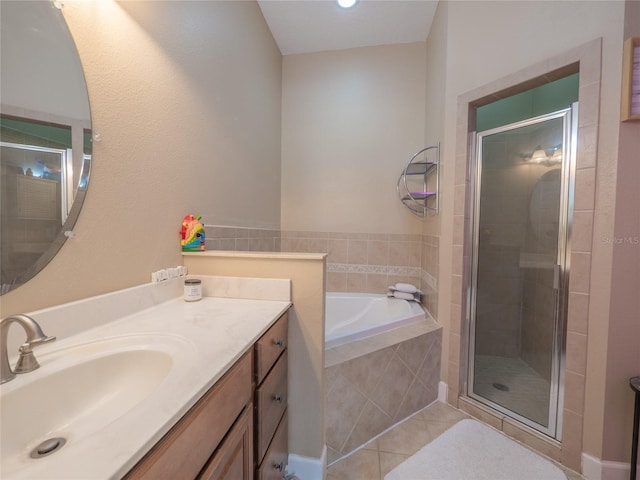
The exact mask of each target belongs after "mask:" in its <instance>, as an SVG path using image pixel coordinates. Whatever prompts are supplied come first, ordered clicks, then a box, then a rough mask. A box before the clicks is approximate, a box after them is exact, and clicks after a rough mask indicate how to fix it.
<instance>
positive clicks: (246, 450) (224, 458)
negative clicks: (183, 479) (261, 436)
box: [198, 405, 253, 480]
mask: <svg viewBox="0 0 640 480" xmlns="http://www.w3.org/2000/svg"><path fill="white" fill-rule="evenodd" d="M252 415H253V408H252V405H249V408H247V409H245V411H244V413H243V414H242V415H241V416H240V418H238V421H237V422H236V424H235V425H234V426H233V429H232V430H231V431H230V432H229V435H228V436H227V437H226V438H225V439H224V442H223V443H222V445H220V447H219V448H218V450H217V451H216V453H215V454H214V455H213V457H212V458H211V461H210V462H209V464H208V465H207V466H206V468H205V469H204V471H203V472H202V473H201V474H200V475H199V476H198V480H253V448H252V446H253V428H252V425H253V419H252Z"/></svg>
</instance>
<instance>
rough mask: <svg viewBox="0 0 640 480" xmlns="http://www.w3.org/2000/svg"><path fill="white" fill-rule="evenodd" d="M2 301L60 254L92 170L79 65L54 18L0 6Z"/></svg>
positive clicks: (46, 10)
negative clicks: (4, 296) (6, 294)
mask: <svg viewBox="0 0 640 480" xmlns="http://www.w3.org/2000/svg"><path fill="white" fill-rule="evenodd" d="M0 20H1V22H2V25H1V30H0V31H1V35H2V38H1V39H0V48H1V51H0V60H1V62H2V64H1V68H0V74H1V79H0V88H1V91H0V99H1V101H2V103H1V105H0V169H1V171H0V271H1V278H0V294H4V293H7V292H8V291H10V290H12V289H14V288H16V287H18V286H20V285H22V284H23V283H25V282H26V281H27V280H29V279H30V278H31V277H33V276H34V275H35V274H36V273H38V272H39V271H40V270H41V269H42V268H43V267H44V266H45V265H46V264H47V263H48V262H49V261H50V260H51V259H52V258H53V257H54V256H55V254H56V253H57V252H58V250H59V249H60V247H61V246H62V245H63V243H64V241H65V240H66V238H67V237H68V236H69V232H70V231H71V229H72V228H73V225H74V224H75V220H76V219H77V216H78V213H79V211H80V207H81V205H82V200H83V199H84V195H85V193H86V188H87V184H88V180H89V172H90V166H91V117H90V112H89V99H88V96H87V88H86V85H85V81H84V75H83V73H82V68H81V65H80V59H79V57H78V52H77V51H76V48H75V45H74V43H73V40H72V38H71V34H70V32H69V30H68V28H67V25H66V23H65V21H64V18H63V16H62V13H61V12H60V10H58V9H57V8H55V7H54V3H53V2H51V1H48V0H43V1H28V2H27V1H5V0H3V1H2V2H0Z"/></svg>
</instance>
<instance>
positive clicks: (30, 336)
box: [0, 314, 56, 383]
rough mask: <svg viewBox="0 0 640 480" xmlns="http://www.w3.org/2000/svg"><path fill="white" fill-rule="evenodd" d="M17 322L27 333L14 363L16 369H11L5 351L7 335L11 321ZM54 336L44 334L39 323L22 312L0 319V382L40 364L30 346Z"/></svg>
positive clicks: (49, 339) (11, 378)
mask: <svg viewBox="0 0 640 480" xmlns="http://www.w3.org/2000/svg"><path fill="white" fill-rule="evenodd" d="M14 322H16V323H19V324H20V325H21V326H22V328H24V331H25V332H26V333H27V341H26V343H23V344H22V346H21V347H20V358H19V359H18V363H16V369H15V371H14V370H11V365H9V355H8V353H7V337H8V334H9V326H10V325H11V324H12V323H14ZM55 339H56V337H49V336H47V335H45V334H44V333H43V331H42V329H41V328H40V325H38V323H37V322H36V321H35V320H34V319H33V318H31V317H29V316H27V315H23V314H18V315H11V316H10V317H6V318H3V319H2V320H0V348H2V349H3V352H2V354H1V355H0V383H6V382H8V381H10V380H13V379H14V378H15V377H16V373H27V372H31V371H33V370H35V369H36V368H38V367H39V366H40V365H39V364H38V361H37V360H36V357H35V356H34V355H33V351H32V350H31V347H33V346H35V345H39V344H41V343H45V342H50V341H51V340H55Z"/></svg>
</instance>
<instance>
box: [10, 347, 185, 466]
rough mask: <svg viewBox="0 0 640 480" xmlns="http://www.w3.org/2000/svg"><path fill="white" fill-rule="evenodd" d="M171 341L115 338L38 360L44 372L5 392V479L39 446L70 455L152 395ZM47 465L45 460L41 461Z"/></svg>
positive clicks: (167, 362)
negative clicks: (49, 444)
mask: <svg viewBox="0 0 640 480" xmlns="http://www.w3.org/2000/svg"><path fill="white" fill-rule="evenodd" d="M180 340H181V339H179V338H176V337H169V336H167V337H160V338H151V339H148V338H145V337H144V336H135V335H134V336H128V337H118V338H113V339H109V340H103V341H97V342H90V343H85V344H80V345H76V346H71V347H67V348H62V349H59V350H57V351H56V350H54V351H51V352H49V353H45V354H43V355H39V354H38V350H37V349H36V351H35V353H36V357H37V358H38V360H39V362H40V364H41V368H40V369H38V370H36V371H34V372H30V373H27V374H23V375H18V377H16V379H14V380H12V381H11V382H9V383H7V384H5V385H3V386H2V396H1V399H0V400H1V404H0V420H1V423H0V430H1V445H2V448H1V449H0V462H1V464H2V476H4V475H9V474H11V473H12V472H16V471H17V470H19V469H21V468H24V467H25V465H28V464H29V463H32V462H45V458H39V459H33V458H31V457H30V453H31V452H32V450H33V449H34V448H35V447H36V446H38V445H39V444H41V442H43V441H45V440H47V439H50V438H53V437H62V438H64V439H65V440H66V442H67V443H66V444H65V445H63V446H62V447H61V448H60V449H59V451H58V452H56V453H52V454H51V456H55V455H58V454H60V453H61V452H62V451H64V450H65V449H67V450H69V449H73V448H74V446H75V445H77V444H81V442H82V440H83V439H85V438H87V437H89V436H91V435H92V434H95V433H96V432H99V431H100V430H102V429H103V428H105V427H106V426H108V425H109V424H111V423H113V422H114V421H115V420H117V419H118V418H120V417H122V416H123V415H125V414H126V413H128V412H130V411H131V410H132V409H134V408H135V407H136V406H137V405H139V404H140V403H141V402H142V401H144V400H145V399H146V398H148V397H149V396H151V395H152V394H153V393H154V392H155V391H156V390H157V389H158V387H159V386H160V385H161V384H162V382H163V380H165V379H166V377H167V376H168V375H169V373H170V372H171V370H172V366H173V364H174V360H173V354H172V353H173V352H175V351H176V350H177V349H178V348H179V347H182V348H184V341H180ZM46 458H50V457H46Z"/></svg>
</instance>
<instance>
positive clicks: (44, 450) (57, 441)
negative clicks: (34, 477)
mask: <svg viewBox="0 0 640 480" xmlns="http://www.w3.org/2000/svg"><path fill="white" fill-rule="evenodd" d="M65 443H67V441H66V440H65V439H64V438H62V437H55V438H49V439H47V440H45V441H44V442H42V443H40V444H39V445H38V446H37V447H36V448H34V449H33V450H31V454H30V457H31V458H42V457H46V456H47V455H51V454H52V453H56V452H57V451H58V450H60V449H61V448H62V447H63V446H64V444H65Z"/></svg>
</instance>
